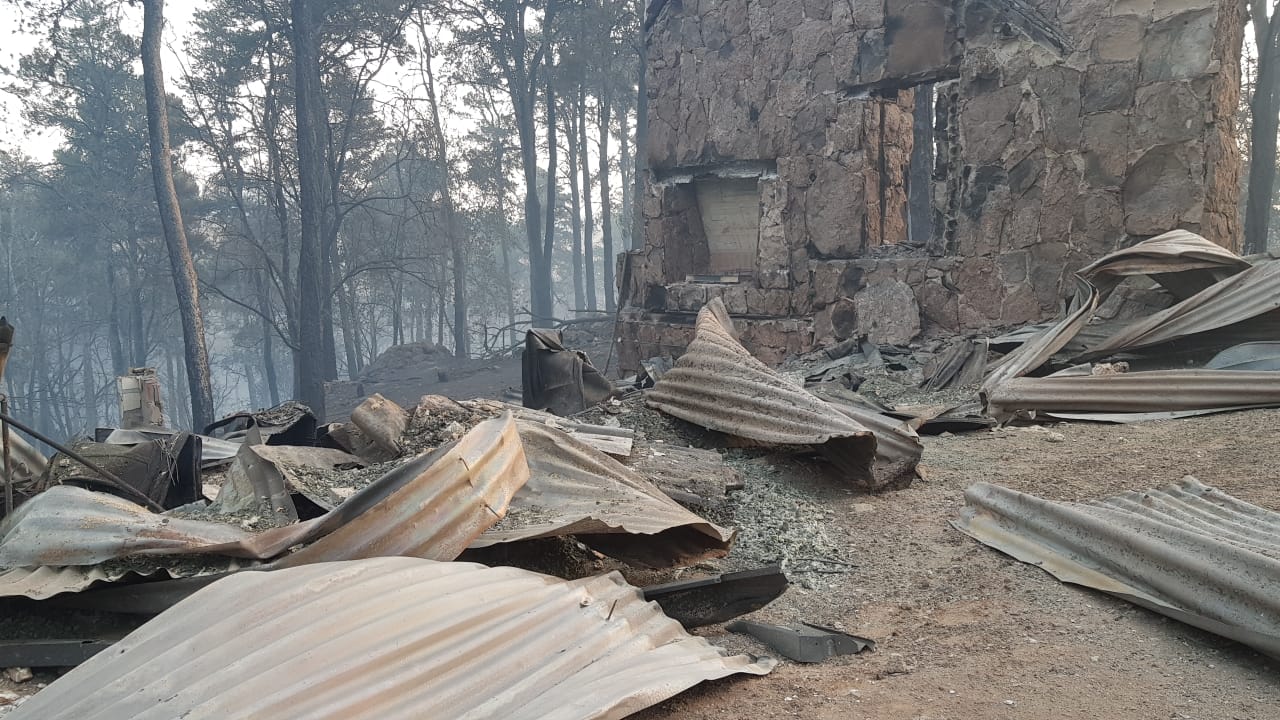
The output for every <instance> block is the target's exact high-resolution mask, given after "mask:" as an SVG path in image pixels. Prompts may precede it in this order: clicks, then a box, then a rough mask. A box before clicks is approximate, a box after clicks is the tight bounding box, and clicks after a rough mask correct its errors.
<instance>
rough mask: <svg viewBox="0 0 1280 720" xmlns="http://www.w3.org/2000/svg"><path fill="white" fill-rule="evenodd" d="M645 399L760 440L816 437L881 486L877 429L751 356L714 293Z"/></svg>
mask: <svg viewBox="0 0 1280 720" xmlns="http://www.w3.org/2000/svg"><path fill="white" fill-rule="evenodd" d="M645 403H646V404H647V405H649V406H650V407H653V408H656V409H658V410H661V411H662V412H665V413H667V414H669V415H673V416H675V417H678V418H680V419H682V420H688V421H689V422H692V423H695V424H697V425H701V426H702V427H705V428H709V429H711V430H718V431H720V432H724V433H729V434H731V435H736V436H739V437H743V438H747V439H750V440H756V441H759V442H763V443H770V444H778V445H819V446H824V447H823V448H822V449H823V450H824V452H825V453H826V454H827V455H828V457H831V458H832V459H833V461H834V462H837V463H838V464H839V466H840V468H841V469H842V470H843V471H844V472H845V474H846V475H847V476H848V477H849V478H850V479H851V480H853V481H854V482H857V483H861V484H864V485H867V486H870V487H876V486H877V478H876V477H875V475H874V473H873V470H872V464H873V462H874V459H875V453H876V440H875V435H873V434H872V433H871V431H870V430H868V429H867V428H865V427H863V426H861V425H859V424H858V423H856V422H854V421H853V420H852V419H851V418H849V417H848V416H846V415H843V414H841V413H839V412H835V411H834V409H833V408H832V407H831V406H830V405H828V404H827V403H825V402H823V401H822V400H820V399H819V398H817V397H815V396H814V395H813V394H812V393H810V392H808V391H806V390H805V389H804V388H803V387H801V386H800V385H797V384H795V383H793V382H791V381H790V380H787V379H786V378H784V377H782V376H781V375H779V374H778V373H776V372H774V371H773V370H771V369H770V368H769V367H768V366H766V365H765V364H764V363H762V362H760V361H759V360H757V359H755V358H754V357H752V356H751V353H749V352H747V350H746V348H744V347H742V345H741V344H740V343H739V342H738V341H737V339H735V337H734V334H733V322H732V321H731V320H729V314H728V312H727V311H726V310H725V307H724V303H723V302H722V301H721V300H720V299H719V298H716V299H714V300H712V301H711V302H709V303H707V306H706V307H704V308H703V309H702V311H701V312H699V313H698V320H697V326H696V331H695V335H694V338H693V342H692V343H690V344H689V347H688V349H687V350H686V351H685V353H684V354H683V355H681V356H680V359H679V360H677V361H676V364H675V367H674V368H672V369H671V370H670V371H669V372H667V373H665V374H664V375H663V376H662V379H661V380H659V381H658V383H657V384H656V385H655V386H654V387H653V389H651V390H649V391H648V393H647V394H646V396H645Z"/></svg>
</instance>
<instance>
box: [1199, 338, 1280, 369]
mask: <svg viewBox="0 0 1280 720" xmlns="http://www.w3.org/2000/svg"><path fill="white" fill-rule="evenodd" d="M1205 367H1206V368H1208V369H1210V370H1267V371H1271V372H1274V371H1276V370H1280V342H1275V341H1269V342H1251V343H1241V344H1240V345H1233V346H1231V347H1229V348H1227V349H1226V350H1223V351H1222V352H1220V353H1218V354H1217V355H1214V356H1213V359H1211V360H1210V361H1209V362H1208V363H1206V364H1205Z"/></svg>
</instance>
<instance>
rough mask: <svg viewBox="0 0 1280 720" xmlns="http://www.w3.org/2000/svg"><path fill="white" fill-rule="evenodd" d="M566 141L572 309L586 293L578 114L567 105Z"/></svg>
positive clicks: (582, 301)
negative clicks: (570, 233)
mask: <svg viewBox="0 0 1280 720" xmlns="http://www.w3.org/2000/svg"><path fill="white" fill-rule="evenodd" d="M569 111H570V112H569V118H568V120H569V123H568V138H567V140H568V142H566V143H565V147H566V149H567V150H568V151H569V195H570V199H569V204H570V207H571V208H572V210H573V217H572V218H571V219H572V227H573V309H574V310H575V311H578V310H582V309H583V308H585V307H586V302H587V298H586V294H585V293H584V291H583V287H582V189H581V187H580V186H579V184H578V162H579V160H578V157H579V156H578V114H577V113H576V112H574V111H573V105H572V104H571V105H570V106H569Z"/></svg>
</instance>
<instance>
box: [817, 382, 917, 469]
mask: <svg viewBox="0 0 1280 720" xmlns="http://www.w3.org/2000/svg"><path fill="white" fill-rule="evenodd" d="M809 391H810V392H812V393H813V394H814V395H816V396H817V397H819V398H822V399H823V400H825V401H826V402H828V403H829V404H830V405H831V406H832V407H834V408H835V409H836V410H839V411H840V412H841V413H842V414H844V415H846V416H848V417H849V418H850V419H852V420H853V421H854V422H856V423H858V424H859V425H862V426H863V427H865V428H867V429H868V430H870V431H871V432H873V433H875V436H876V473H877V474H878V475H879V476H880V478H881V481H882V482H883V483H885V484H892V483H894V482H897V483H898V484H903V483H906V484H909V483H910V481H911V478H913V477H914V474H915V468H916V465H918V464H919V463H920V457H921V455H923V454H924V445H923V444H922V443H921V442H920V435H919V434H918V433H916V431H915V430H913V429H911V426H910V425H908V424H907V423H906V422H904V421H903V420H900V419H898V418H895V417H892V416H890V415H888V414H886V413H885V412H882V411H878V410H874V409H872V408H870V407H868V406H867V403H866V402H865V398H863V397H862V396H861V395H858V394H857V393H855V392H853V391H851V390H849V389H847V388H845V387H842V386H840V385H837V384H835V383H821V384H818V385H814V386H812V387H810V388H809ZM894 478H896V481H895V480H894Z"/></svg>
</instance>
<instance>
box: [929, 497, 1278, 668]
mask: <svg viewBox="0 0 1280 720" xmlns="http://www.w3.org/2000/svg"><path fill="white" fill-rule="evenodd" d="M965 500H966V502H967V505H966V507H965V509H964V511H963V512H962V513H961V516H960V519H959V521H957V522H956V523H954V524H955V526H956V527H957V528H958V529H959V530H961V531H962V532H964V533H966V534H968V535H970V536H972V537H973V538H975V539H977V540H979V541H980V542H983V543H985V544H987V545H990V546H991V547H994V548H996V549H997V550H1000V551H1001V552H1004V553H1007V554H1009V555H1012V556H1013V557H1015V558H1017V559H1018V560H1021V561H1023V562H1027V563H1031V564H1034V565H1037V566H1039V567H1041V568H1042V569H1044V570H1046V571H1047V572H1049V573H1051V574H1052V575H1053V576H1054V577H1056V578H1058V579H1059V580H1062V581H1063V582H1070V583H1074V584H1077V585H1084V586H1086V587H1091V588H1095V589H1098V590H1102V591H1104V592H1107V593H1111V594H1112V595H1116V596H1119V597H1121V598H1124V599H1126V600H1129V601H1131V602H1134V603H1137V604H1139V605H1142V606H1144V607H1148V608H1150V609H1152V610H1155V611H1156V612H1160V613H1163V614H1165V615H1168V616H1170V617H1173V618H1176V619H1178V620H1181V621H1183V622H1186V623H1189V624H1191V625H1195V626H1196V627H1200V628H1203V629H1205V630H1208V631H1210V632H1214V633H1217V634H1220V635H1223V636H1225V637H1229V638H1232V639H1235V640H1238V641H1240V642H1243V643H1245V644H1247V645H1250V646H1252V647H1254V648H1257V649H1258V650H1260V651H1262V652H1265V653H1268V654H1270V655H1272V656H1276V657H1280V513H1276V512H1272V511H1270V510H1266V509H1264V508H1260V507H1257V506H1255V505H1251V504H1249V503H1246V502H1243V501H1241V500H1239V499H1237V498H1234V497H1232V496H1230V495H1227V494H1225V493H1223V492H1221V491H1218V490H1215V489H1213V488H1210V487H1206V486H1205V485H1202V484H1201V483H1199V482H1197V481H1196V480H1195V479H1194V478H1186V479H1184V480H1183V481H1182V482H1180V483H1178V484H1176V485H1170V486H1168V487H1164V488H1161V489H1158V490H1147V491H1144V492H1133V493H1125V494H1123V495H1118V496H1116V497H1112V498H1107V499H1105V500H1101V501H1098V502H1093V503H1058V502H1051V501H1048V500H1044V499H1041V498H1038V497H1035V496H1032V495H1027V494H1025V493H1020V492H1015V491H1013V490H1009V489H1007V488H1003V487H1000V486H997V485H989V484H986V483H980V484H978V485H974V486H973V487H970V488H969V489H968V490H967V491H966V492H965Z"/></svg>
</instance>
